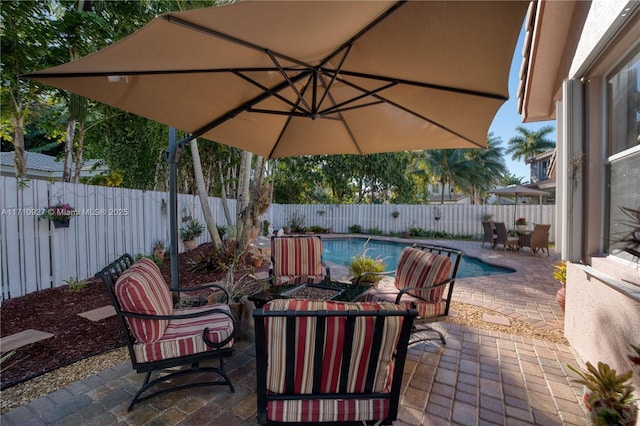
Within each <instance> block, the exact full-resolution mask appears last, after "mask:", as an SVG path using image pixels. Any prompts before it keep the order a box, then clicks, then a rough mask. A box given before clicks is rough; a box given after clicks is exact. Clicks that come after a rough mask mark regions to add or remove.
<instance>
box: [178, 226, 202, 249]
mask: <svg viewBox="0 0 640 426" xmlns="http://www.w3.org/2000/svg"><path fill="white" fill-rule="evenodd" d="M203 232H204V225H203V224H202V223H200V222H199V221H198V220H197V219H192V220H191V221H189V223H187V224H186V225H184V226H183V227H182V228H180V239H181V240H182V241H183V242H184V245H185V246H186V247H187V249H188V250H193V249H194V248H196V238H198V237H199V236H200V235H202V233H203Z"/></svg>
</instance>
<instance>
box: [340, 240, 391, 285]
mask: <svg viewBox="0 0 640 426" xmlns="http://www.w3.org/2000/svg"><path fill="white" fill-rule="evenodd" d="M367 242H368V241H367ZM364 245H365V246H366V245H367V243H365V244H364ZM367 250H368V249H366V248H365V250H364V251H363V252H362V253H358V254H356V255H354V256H353V257H352V258H351V259H350V260H349V261H348V262H346V263H345V265H346V266H347V268H348V269H349V273H350V274H351V275H352V276H353V280H352V281H353V282H356V280H358V278H360V277H361V276H362V278H360V281H359V282H361V283H371V284H373V285H377V283H378V281H380V280H381V279H382V276H381V275H377V274H371V275H368V274H366V273H367V272H374V273H379V272H384V271H385V269H386V267H387V265H386V264H385V263H384V261H383V260H382V259H380V258H377V259H374V258H372V257H370V256H367Z"/></svg>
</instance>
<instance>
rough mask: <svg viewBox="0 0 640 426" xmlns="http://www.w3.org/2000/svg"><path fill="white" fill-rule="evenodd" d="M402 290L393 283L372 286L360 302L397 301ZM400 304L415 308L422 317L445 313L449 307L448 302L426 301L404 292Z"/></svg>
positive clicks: (405, 307) (407, 307)
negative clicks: (376, 286)
mask: <svg viewBox="0 0 640 426" xmlns="http://www.w3.org/2000/svg"><path fill="white" fill-rule="evenodd" d="M398 294H400V291H399V290H398V289H397V288H396V287H395V286H392V285H387V286H379V287H378V288H375V287H372V288H371V289H369V290H368V291H366V292H365V293H364V294H362V295H361V296H360V297H358V301H359V302H390V303H395V301H396V298H397V297H398ZM400 305H401V306H402V307H403V308H404V309H409V308H415V309H416V310H417V311H418V316H419V317H420V318H429V317H437V316H440V315H444V311H445V309H446V308H447V302H444V301H440V302H425V301H424V300H421V299H418V298H417V297H413V296H411V295H410V294H404V295H402V297H401V298H400Z"/></svg>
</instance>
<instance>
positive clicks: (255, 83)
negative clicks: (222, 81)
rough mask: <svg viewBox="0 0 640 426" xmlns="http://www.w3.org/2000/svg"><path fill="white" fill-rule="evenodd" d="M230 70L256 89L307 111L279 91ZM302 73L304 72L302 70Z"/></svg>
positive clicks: (297, 108)
mask: <svg viewBox="0 0 640 426" xmlns="http://www.w3.org/2000/svg"><path fill="white" fill-rule="evenodd" d="M231 72H232V73H233V74H235V75H237V76H238V77H240V78H242V79H243V80H245V81H247V82H249V83H251V84H252V85H254V86H256V87H257V88H258V89H260V90H262V91H264V92H269V93H271V95H272V96H274V97H276V98H278V99H280V100H281V101H282V102H284V103H286V104H288V105H290V106H291V107H293V108H294V109H295V110H299V111H302V112H303V113H305V114H306V113H307V111H305V110H304V109H303V108H300V106H299V105H297V104H295V103H293V102H291V101H290V100H289V99H287V98H285V97H284V96H282V95H280V94H279V93H277V92H273V91H272V90H271V89H269V88H268V87H266V86H263V85H262V84H260V83H258V82H257V81H256V80H254V79H252V78H250V77H249V76H247V75H245V74H243V73H241V72H239V71H235V70H231ZM302 74H304V72H303V73H302Z"/></svg>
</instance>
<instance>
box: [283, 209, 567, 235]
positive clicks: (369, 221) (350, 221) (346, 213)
mask: <svg viewBox="0 0 640 426" xmlns="http://www.w3.org/2000/svg"><path fill="white" fill-rule="evenodd" d="M516 209H517V210H516ZM394 212H397V217H394V214H393V213H394ZM271 213H272V216H273V220H272V223H273V225H274V227H275V228H276V229H279V228H281V227H285V226H287V225H288V224H289V223H290V220H291V218H292V217H294V216H298V217H302V218H304V226H314V225H316V226H321V227H323V228H331V229H332V230H333V231H334V232H338V233H345V232H349V227H351V226H353V225H360V226H361V227H362V228H363V229H364V230H365V231H367V230H368V229H376V230H380V231H382V232H383V233H385V234H390V233H401V232H403V231H408V230H410V229H411V228H421V229H423V230H426V231H442V232H446V233H448V234H452V235H473V236H478V237H480V236H482V224H481V221H482V217H483V216H484V215H485V214H491V215H493V218H492V220H494V221H496V222H505V223H506V224H507V227H508V228H509V227H511V228H513V226H512V225H513V223H514V215H516V214H517V216H516V217H524V218H526V219H527V221H528V222H529V224H532V223H548V224H551V231H550V232H551V235H550V238H551V240H552V241H553V237H554V232H555V223H556V221H555V205H537V204H518V205H517V206H515V205H463V204H443V205H440V204H428V205H402V204H399V205H393V204H373V205H371V204H337V205H336V204H309V205H300V204H276V205H273V206H272V207H271ZM530 226H532V225H530Z"/></svg>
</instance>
